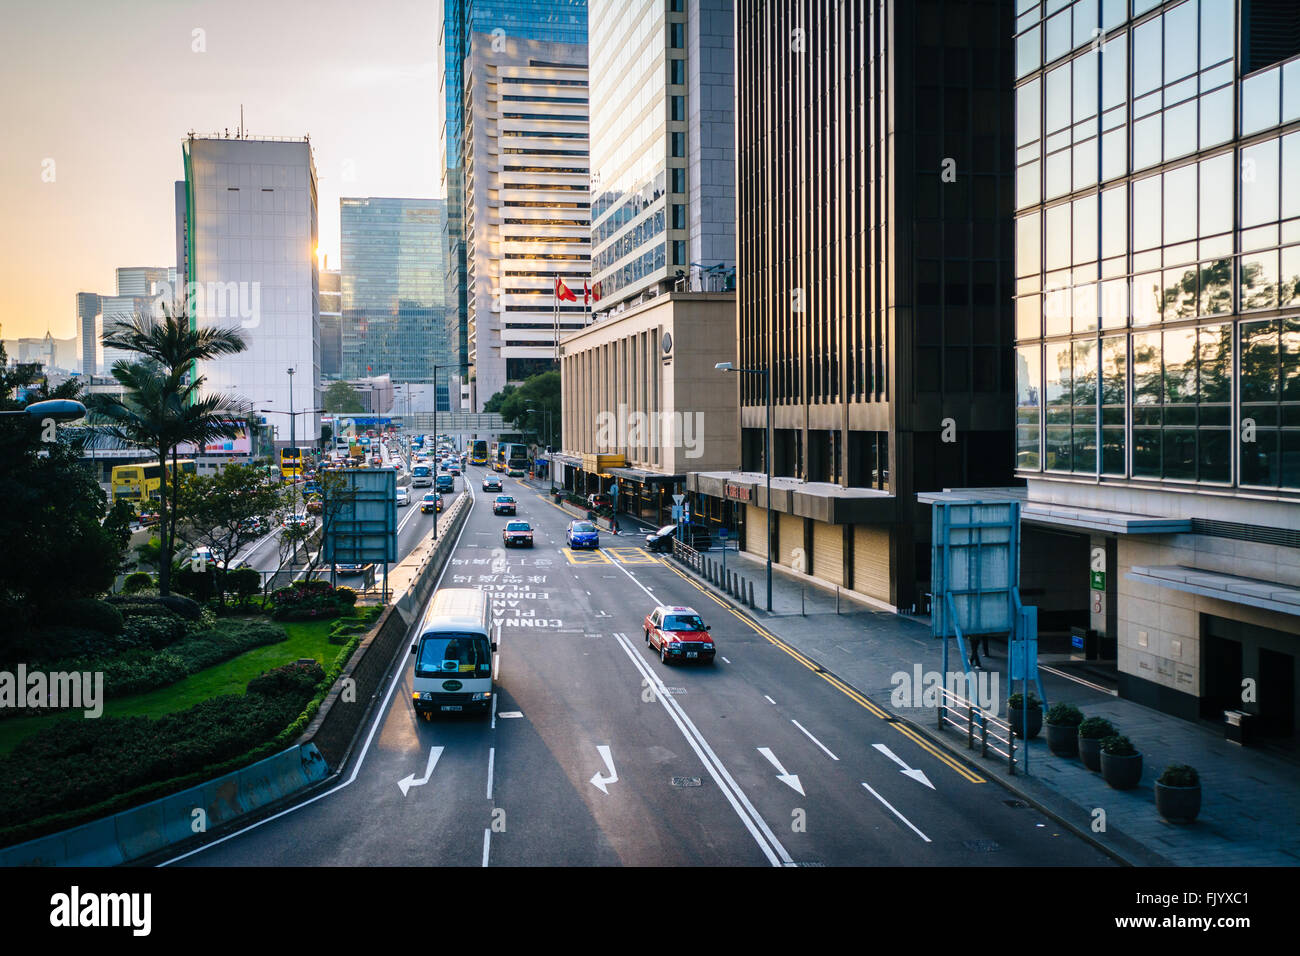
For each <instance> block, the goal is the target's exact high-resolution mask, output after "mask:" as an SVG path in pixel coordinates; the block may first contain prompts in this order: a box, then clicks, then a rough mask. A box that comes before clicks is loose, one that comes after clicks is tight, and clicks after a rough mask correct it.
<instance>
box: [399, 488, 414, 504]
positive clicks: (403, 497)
mask: <svg viewBox="0 0 1300 956" xmlns="http://www.w3.org/2000/svg"><path fill="white" fill-rule="evenodd" d="M410 503H411V493H410V492H409V491H407V490H406V489H405V488H398V489H397V507H399V508H405V507H406V506H407V505H409V504H410Z"/></svg>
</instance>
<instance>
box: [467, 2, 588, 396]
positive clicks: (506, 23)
mask: <svg viewBox="0 0 1300 956" xmlns="http://www.w3.org/2000/svg"><path fill="white" fill-rule="evenodd" d="M475 34H479V35H480V36H483V37H486V38H490V39H491V40H494V41H497V42H499V41H500V40H501V39H504V38H505V37H521V38H526V39H527V38H530V39H538V40H546V41H550V42H555V43H586V42H587V0H529V2H524V3H521V2H519V0H443V36H442V56H443V70H442V92H443V101H444V103H445V105H446V116H445V120H444V126H443V139H444V143H445V146H446V154H445V157H444V166H443V172H442V186H443V193H444V195H445V196H446V197H447V225H446V229H445V233H444V235H445V243H444V245H445V246H446V249H447V262H446V266H447V285H446V295H447V335H448V346H449V348H450V349H451V353H452V361H455V362H459V363H460V364H461V365H462V366H463V365H465V364H466V363H467V362H468V358H469V351H468V321H469V313H468V305H467V299H466V284H465V245H464V242H465V233H464V230H465V195H464V166H465V152H464V151H465V128H466V127H465V124H466V116H465V70H464V67H465V59H466V58H467V57H468V56H469V54H470V53H471V51H472V49H473V45H474V35H475ZM586 99H587V97H586V94H585V93H584V94H582V95H581V96H578V95H576V94H570V95H568V96H564V97H563V101H564V102H573V101H578V100H582V101H584V102H585V100H586ZM507 102H509V101H507ZM486 397H490V396H485V398H486Z"/></svg>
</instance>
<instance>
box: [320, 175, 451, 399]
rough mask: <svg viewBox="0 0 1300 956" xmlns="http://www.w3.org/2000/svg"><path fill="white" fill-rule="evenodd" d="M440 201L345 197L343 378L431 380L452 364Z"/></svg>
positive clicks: (342, 218) (342, 222)
mask: <svg viewBox="0 0 1300 956" xmlns="http://www.w3.org/2000/svg"><path fill="white" fill-rule="evenodd" d="M444 208H445V204H444V203H443V201H442V200H440V199H373V198H372V199H342V200H340V201H339V213H340V225H341V229H342V250H341V251H342V269H341V270H340V271H341V273H342V276H341V281H340V286H341V292H342V312H343V323H342V324H343V336H342V351H343V377H344V378H366V377H372V376H379V375H388V376H390V377H391V378H392V379H393V381H395V382H431V381H433V366H434V365H435V364H436V365H446V364H449V363H450V361H451V359H450V357H449V356H450V353H449V351H448V345H447V325H446V322H445V294H444V288H443V283H444V281H445V276H446V272H447V270H446V267H445V265H444V262H443V252H444V249H443V244H442V239H443V216H444Z"/></svg>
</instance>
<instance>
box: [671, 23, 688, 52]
mask: <svg viewBox="0 0 1300 956" xmlns="http://www.w3.org/2000/svg"><path fill="white" fill-rule="evenodd" d="M668 45H669V46H670V47H672V48H673V49H674V50H680V49H682V48H683V47H685V46H686V25H685V24H684V23H670V24H669V25H668Z"/></svg>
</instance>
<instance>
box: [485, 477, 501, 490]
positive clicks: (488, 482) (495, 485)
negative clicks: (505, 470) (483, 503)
mask: <svg viewBox="0 0 1300 956" xmlns="http://www.w3.org/2000/svg"><path fill="white" fill-rule="evenodd" d="M483 490H484V491H500V490H501V479H500V478H498V477H497V476H496V475H488V476H487V477H485V478H484V479H483Z"/></svg>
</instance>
